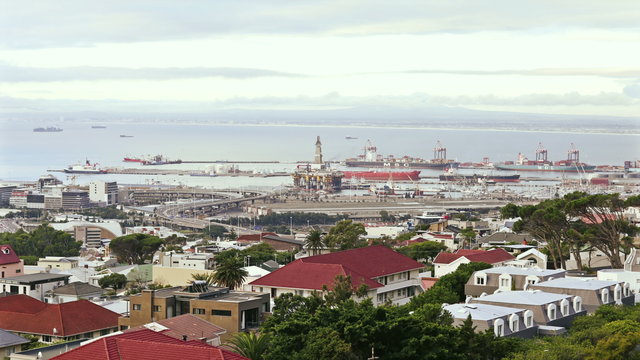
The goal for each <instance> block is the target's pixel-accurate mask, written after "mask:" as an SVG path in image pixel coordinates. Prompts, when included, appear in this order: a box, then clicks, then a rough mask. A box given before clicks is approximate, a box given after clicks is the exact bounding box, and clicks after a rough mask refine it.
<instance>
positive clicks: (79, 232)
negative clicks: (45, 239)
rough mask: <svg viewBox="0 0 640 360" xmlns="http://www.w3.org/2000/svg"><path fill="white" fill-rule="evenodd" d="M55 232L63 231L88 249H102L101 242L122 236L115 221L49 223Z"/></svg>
mask: <svg viewBox="0 0 640 360" xmlns="http://www.w3.org/2000/svg"><path fill="white" fill-rule="evenodd" d="M49 226H51V227H53V228H54V229H56V230H60V231H64V232H66V233H68V234H69V235H71V236H73V237H74V238H75V239H76V240H77V241H82V242H83V244H84V245H85V246H86V247H88V248H99V247H102V240H104V239H110V240H113V239H115V238H117V237H120V236H122V227H121V226H120V223H118V222H117V221H106V220H104V221H100V222H89V221H82V220H77V221H69V222H66V223H50V224H49Z"/></svg>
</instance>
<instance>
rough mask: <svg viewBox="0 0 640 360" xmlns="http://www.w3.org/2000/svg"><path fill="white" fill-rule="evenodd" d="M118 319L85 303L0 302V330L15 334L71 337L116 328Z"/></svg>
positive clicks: (29, 299) (14, 298)
mask: <svg viewBox="0 0 640 360" xmlns="http://www.w3.org/2000/svg"><path fill="white" fill-rule="evenodd" d="M119 316H120V315H119V314H118V313H115V312H113V311H111V310H107V309H105V308H103V307H101V306H99V305H96V304H94V303H92V302H90V301H87V300H78V301H71V302H67V303H63V304H46V303H43V302H41V301H39V300H37V299H34V298H32V297H30V296H27V295H11V296H7V297H2V298H0V328H2V329H6V330H10V331H15V332H24V333H31V334H46V335H57V336H71V335H76V334H83V333H86V332H90V331H96V330H101V329H108V328H114V327H117V326H118V317H119ZM54 328H55V329H56V334H54V333H53V329H54Z"/></svg>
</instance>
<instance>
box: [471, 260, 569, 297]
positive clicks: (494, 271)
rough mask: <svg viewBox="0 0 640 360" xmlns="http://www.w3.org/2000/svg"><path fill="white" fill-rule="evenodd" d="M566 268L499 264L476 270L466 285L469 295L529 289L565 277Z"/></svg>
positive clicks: (475, 295)
mask: <svg viewBox="0 0 640 360" xmlns="http://www.w3.org/2000/svg"><path fill="white" fill-rule="evenodd" d="M565 274H566V271H565V270H562V269H560V270H542V269H538V268H519V267H514V266H499V267H494V268H489V269H484V270H480V271H476V272H474V273H473V275H471V277H470V278H469V280H468V281H467V283H466V284H465V285H464V293H465V294H466V295H467V296H474V297H477V296H480V295H481V294H483V293H484V294H493V293H494V292H496V291H512V290H527V289H529V287H530V286H531V285H533V284H537V283H539V282H542V281H547V280H551V279H555V278H564V277H565Z"/></svg>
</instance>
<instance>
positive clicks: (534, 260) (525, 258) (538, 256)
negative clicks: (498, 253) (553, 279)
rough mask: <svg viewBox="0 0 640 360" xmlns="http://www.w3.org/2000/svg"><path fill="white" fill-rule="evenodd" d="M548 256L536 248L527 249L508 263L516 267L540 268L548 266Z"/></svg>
mask: <svg viewBox="0 0 640 360" xmlns="http://www.w3.org/2000/svg"><path fill="white" fill-rule="evenodd" d="M547 262H548V257H547V255H545V254H543V253H542V252H541V251H540V250H538V249H536V248H531V249H529V250H525V251H524V252H522V253H520V254H518V256H516V259H515V260H512V261H509V262H508V263H507V265H509V266H516V267H526V268H530V267H534V268H538V269H546V268H547Z"/></svg>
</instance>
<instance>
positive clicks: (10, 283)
mask: <svg viewBox="0 0 640 360" xmlns="http://www.w3.org/2000/svg"><path fill="white" fill-rule="evenodd" d="M70 276H71V275H66V274H49V273H38V274H29V275H20V276H12V277H7V278H4V279H0V292H6V293H9V294H14V295H15V294H23V295H29V296H31V297H33V298H35V299H38V300H40V301H44V299H45V297H44V296H45V294H46V293H47V292H48V291H50V290H53V289H55V288H57V287H59V286H63V285H67V284H68V283H69V277H70Z"/></svg>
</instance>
